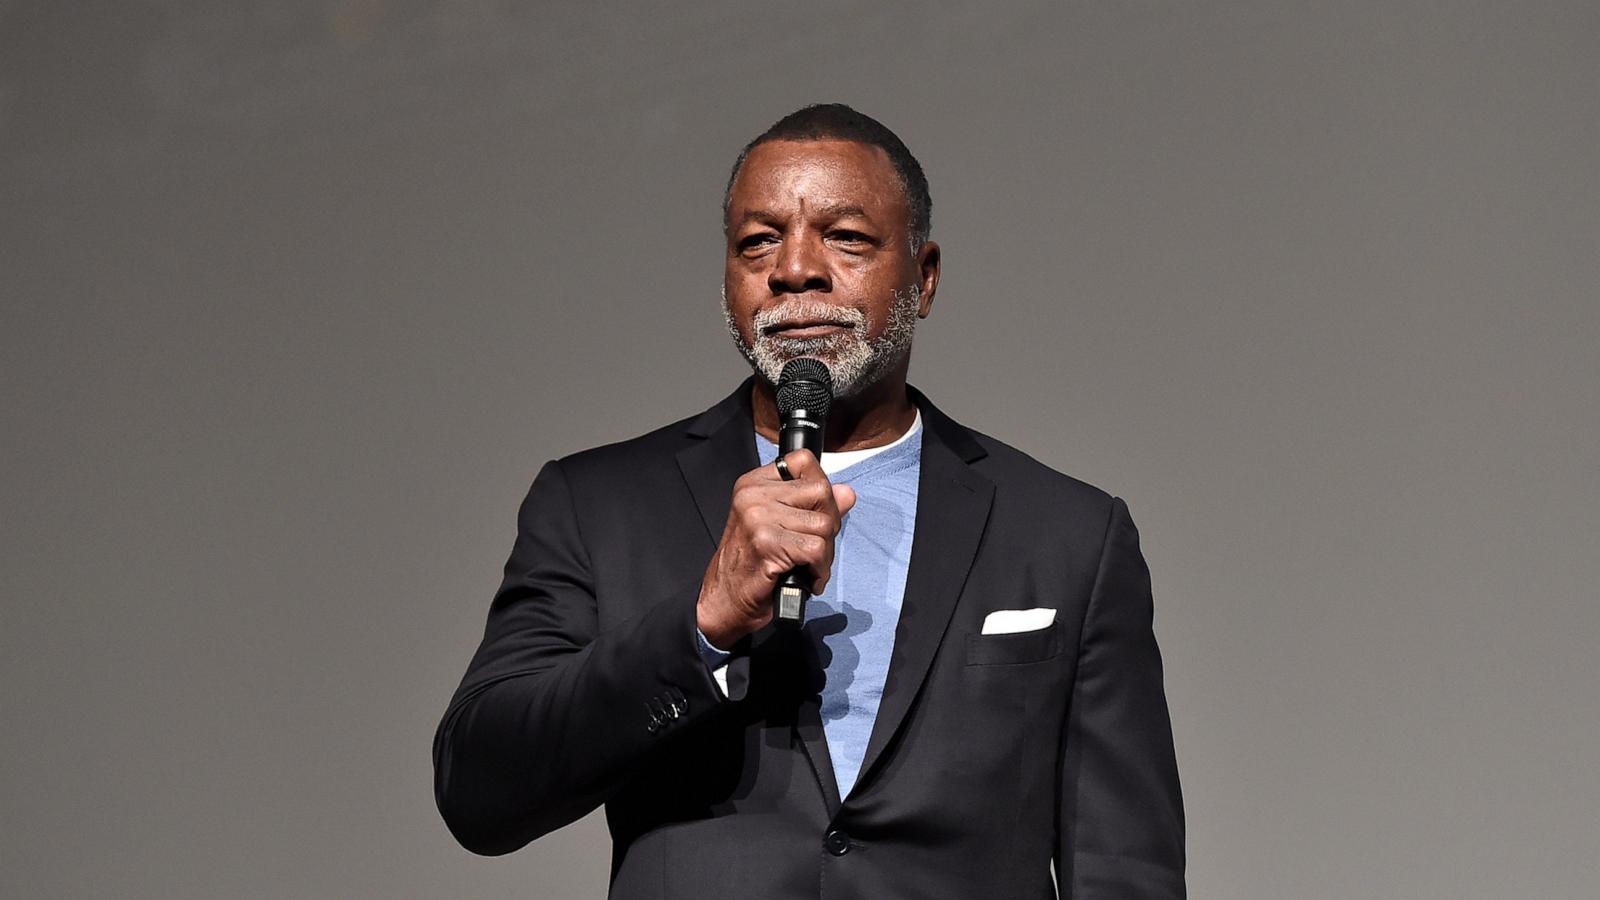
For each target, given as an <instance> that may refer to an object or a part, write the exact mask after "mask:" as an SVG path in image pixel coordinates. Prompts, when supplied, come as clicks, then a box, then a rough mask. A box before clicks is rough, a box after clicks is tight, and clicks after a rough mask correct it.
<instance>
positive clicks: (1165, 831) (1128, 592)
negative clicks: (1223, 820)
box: [1056, 498, 1184, 900]
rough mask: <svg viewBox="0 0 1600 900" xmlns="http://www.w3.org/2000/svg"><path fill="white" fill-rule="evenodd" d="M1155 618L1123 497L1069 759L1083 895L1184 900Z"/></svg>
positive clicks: (1071, 717) (1064, 881) (1081, 672)
mask: <svg viewBox="0 0 1600 900" xmlns="http://www.w3.org/2000/svg"><path fill="white" fill-rule="evenodd" d="M1151 620H1152V603H1151V597H1150V572H1149V569H1148V568H1146V566H1145V562H1144V557H1143V555H1142V554H1141V553H1140V552H1139V533H1138V530H1137V529H1135V528H1134V525H1133V520H1132V518H1131V517H1130V516H1129V514H1128V507H1127V505H1126V504H1124V503H1123V501H1122V500H1121V499H1120V498H1114V499H1113V500H1112V504H1111V515H1110V523H1109V525H1108V526H1107V530H1106V538H1105V546H1104V548H1103V549H1102V551H1101V559H1100V570H1099V573H1098V574H1097V575H1096V577H1095V585H1094V589H1093V591H1092V592H1091V595H1090V599H1089V605H1088V609H1087V611H1086V613H1085V617H1084V624H1083V630H1082V632H1081V642H1080V645H1079V648H1078V670H1077V681H1076V683H1075V685H1074V687H1073V693H1072V700H1071V708H1070V710H1069V712H1068V716H1067V726H1066V728H1067V735H1066V743H1065V749H1064V753H1063V771H1062V779H1061V808H1060V834H1059V838H1060V846H1059V848H1058V850H1057V857H1056V869H1057V873H1058V880H1059V882H1060V884H1061V887H1062V892H1061V895H1062V896H1063V897H1071V898H1073V900H1112V898H1115V900H1136V898H1137V900H1144V898H1150V900H1155V898H1161V900H1175V898H1182V897H1183V896H1184V874H1183V872H1184V837H1183V834H1184V821H1183V799H1182V796H1181V794H1180V792H1179V787H1178V767H1177V762H1176V760H1175V758H1174V754H1173V748H1172V726H1171V722H1170V720H1169V718H1168V715H1167V701H1166V696H1165V694H1164V692H1163V690H1162V686H1161V654H1160V651H1159V650H1158V649H1157V647H1156V640H1155V633H1154V632H1153V630H1152V627H1151V624H1152V622H1151Z"/></svg>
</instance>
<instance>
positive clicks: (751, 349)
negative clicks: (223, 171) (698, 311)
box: [722, 284, 922, 398]
mask: <svg viewBox="0 0 1600 900" xmlns="http://www.w3.org/2000/svg"><path fill="white" fill-rule="evenodd" d="M921 302H922V292H921V290H920V289H919V288H918V287H917V285H915V284H913V285H911V287H910V289H909V290H905V291H895V292H894V302H893V303H891V304H890V305H889V322H888V324H887V326H886V327H885V328H884V330H883V334H881V335H879V336H878V337H877V338H876V339H873V340H868V339H867V337H866V331H867V324H866V316H864V315H863V314H862V313H861V311H860V310H858V309H851V308H849V307H842V306H834V305H832V304H829V303H821V302H817V301H812V300H790V301H786V302H784V303H781V304H779V305H778V306H775V307H772V308H771V309H767V310H763V311H761V312H759V313H756V317H755V321H754V322H752V323H751V330H752V331H753V332H755V334H756V340H755V344H754V345H753V346H752V345H751V344H748V343H746V342H745V339H744V337H743V336H742V335H740V334H739V326H738V324H737V323H736V322H735V321H734V319H733V310H731V309H729V308H728V289H727V287H726V286H724V287H723V289H722V318H723V321H724V322H725V323H726V324H727V326H728V334H729V335H730V336H732V337H733V343H734V346H736V347H738V348H739V353H740V354H742V355H743V356H744V358H745V359H746V360H747V361H749V363H750V367H751V368H753V369H755V371H756V374H758V375H760V376H761V377H762V378H764V379H766V380H767V381H768V382H769V383H771V384H777V383H778V376H779V375H780V374H782V372H783V366H784V364H785V363H787V362H788V361H789V360H791V359H798V358H800V357H802V356H809V357H812V358H814V359H816V360H818V361H819V362H821V363H822V364H823V365H824V366H827V367H828V374H829V375H831V376H833V396H834V397H836V398H848V397H854V396H856V395H857V394H860V393H861V392H863V391H865V390H866V389H867V388H869V387H871V386H872V385H874V384H877V383H878V382H879V381H881V380H882V379H883V377H884V376H885V375H887V374H889V372H890V371H892V370H893V369H894V367H895V366H896V365H897V364H898V363H899V362H900V361H901V360H903V359H905V357H906V356H907V355H908V354H909V353H910V352H911V337H912V333H913V332H915V331H916V327H917V308H918V307H919V306H920V305H921ZM790 316H799V317H804V318H808V319H817V320H820V321H826V322H830V323H833V324H836V325H844V326H848V327H849V330H848V331H844V332H841V333H839V334H833V335H829V336H828V337H824V338H808V339H805V340H795V339H792V338H784V337H779V336H777V335H769V334H766V333H765V332H766V330H767V329H768V328H769V327H771V326H773V325H776V324H777V323H779V322H781V321H783V320H784V319H786V318H789V317H790Z"/></svg>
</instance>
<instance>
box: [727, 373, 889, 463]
mask: <svg viewBox="0 0 1600 900" xmlns="http://www.w3.org/2000/svg"><path fill="white" fill-rule="evenodd" d="M906 368H907V366H906V363H905V362H902V363H901V364H900V365H899V366H897V367H895V369H894V370H893V371H891V372H889V373H888V374H887V375H885V376H884V377H883V378H882V379H880V380H879V381H878V382H877V383H876V384H874V385H872V386H870V387H868V388H867V389H866V390H864V391H862V392H861V393H859V394H857V395H855V396H854V397H849V398H845V399H835V400H834V401H833V407H832V408H831V409H829V411H828V430H827V433H826V434H825V435H823V438H822V447H823V450H824V451H826V452H829V453H839V452H841V451H845V450H869V449H871V448H873V447H882V446H884V445H885V444H892V443H894V441H895V440H896V439H897V438H899V437H900V436H901V435H903V434H905V433H906V431H908V430H909V429H910V428H911V423H913V422H915V421H916V420H917V410H916V407H914V406H912V404H911V399H910V398H909V397H907V396H906ZM750 401H751V402H750V411H751V413H752V415H753V417H754V419H755V426H756V431H757V432H759V433H760V434H761V436H762V437H764V438H766V439H767V440H769V441H772V442H774V443H776V442H777V440H778V427H779V425H780V424H781V420H780V419H779V417H778V401H777V388H776V387H775V386H773V385H772V384H770V383H768V382H767V380H766V379H765V378H761V377H759V376H758V377H757V378H756V380H755V385H754V387H752V388H751V397H750Z"/></svg>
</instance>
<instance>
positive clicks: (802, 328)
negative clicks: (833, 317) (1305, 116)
mask: <svg viewBox="0 0 1600 900" xmlns="http://www.w3.org/2000/svg"><path fill="white" fill-rule="evenodd" d="M849 330H850V325H849V324H847V323H844V322H825V321H818V320H814V319H808V320H804V321H796V322H779V323H778V324H776V325H772V326H770V327H768V328H767V329H766V330H765V331H764V332H763V333H764V334H766V335H768V336H771V337H784V338H792V339H795V340H807V339H810V338H821V337H827V336H828V335H830V334H838V333H840V332H843V331H849Z"/></svg>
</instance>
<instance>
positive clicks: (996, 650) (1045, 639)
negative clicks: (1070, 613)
mask: <svg viewBox="0 0 1600 900" xmlns="http://www.w3.org/2000/svg"><path fill="white" fill-rule="evenodd" d="M1060 652H1061V622H1060V621H1056V622H1052V623H1051V624H1049V625H1046V626H1045V627H1043V628H1039V629H1036V630H1034V631H1019V632H1016V633H1013V634H969V635H967V665H969V666H1014V665H1020V664H1022V663H1031V662H1039V661H1041V660H1046V659H1051V658H1052V657H1054V656H1055V655H1056V654H1058V653H1060Z"/></svg>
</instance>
